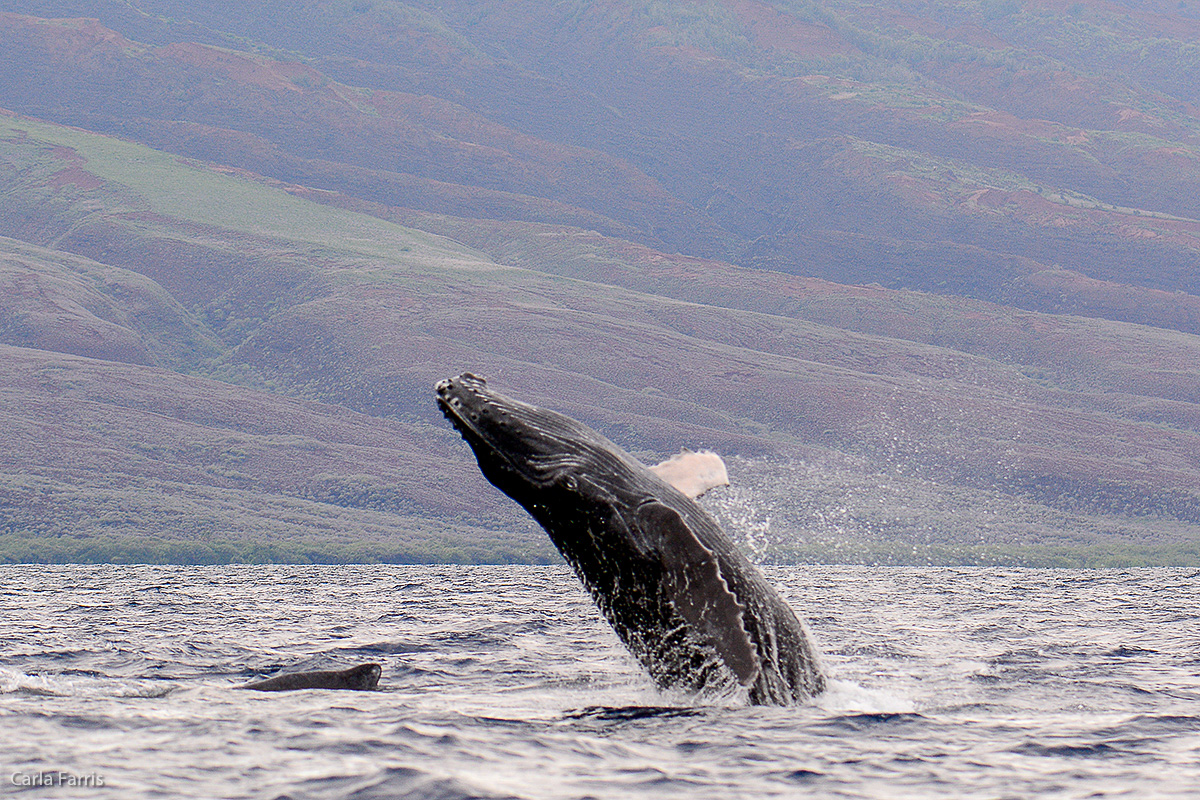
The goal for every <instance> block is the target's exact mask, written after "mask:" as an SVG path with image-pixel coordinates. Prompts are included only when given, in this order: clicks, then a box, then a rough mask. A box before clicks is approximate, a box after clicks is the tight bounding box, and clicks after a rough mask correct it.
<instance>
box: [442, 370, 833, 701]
mask: <svg viewBox="0 0 1200 800" xmlns="http://www.w3.org/2000/svg"><path fill="white" fill-rule="evenodd" d="M436 388H437V395H438V404H439V406H441V409H442V412H443V413H444V414H445V415H446V417H447V419H449V420H450V421H451V423H453V425H454V427H455V428H457V429H458V431H459V433H461V434H462V437H463V438H464V439H465V440H466V441H467V443H468V444H469V445H470V446H471V449H472V450H474V452H475V457H476V458H477V459H478V461H479V468H480V470H482V472H483V474H484V476H485V477H486V478H487V479H488V480H489V481H490V482H491V483H492V484H493V485H495V486H496V487H497V488H498V489H500V491H502V492H504V493H505V494H507V495H508V496H509V497H511V498H512V499H514V500H516V501H517V502H518V503H520V504H521V505H522V506H523V507H524V508H525V510H526V511H528V512H529V514H530V515H531V516H532V517H533V518H534V519H535V520H537V521H538V523H539V524H541V526H542V527H543V528H545V530H546V533H547V534H549V536H550V540H551V541H553V542H554V544H555V546H556V547H557V548H558V549H559V552H561V553H562V554H563V557H564V558H565V559H566V560H567V563H568V564H570V565H571V567H572V568H573V569H574V570H575V574H576V575H578V576H579V579H580V580H581V581H582V582H583V584H584V586H585V587H586V588H587V589H588V591H589V592H590V593H591V596H592V599H593V600H595V602H596V605H597V606H599V608H600V611H601V613H603V615H604V616H605V618H607V619H608V621H609V622H610V623H611V624H612V626H613V628H614V629H615V630H616V632H617V635H618V636H620V638H621V640H622V641H623V642H624V643H625V645H626V646H627V647H628V648H629V650H630V651H631V652H632V653H633V655H634V656H635V657H636V658H637V659H638V661H639V662H641V664H642V665H643V666H644V667H645V668H646V670H647V671H648V672H649V673H650V676H651V677H652V678H653V679H654V681H655V682H656V683H657V684H658V685H659V686H660V687H662V688H664V689H672V690H683V691H687V692H693V693H701V694H708V693H713V694H719V693H722V692H725V691H728V690H732V689H735V688H736V686H738V685H740V686H742V687H745V689H746V690H747V695H748V698H749V700H750V702H751V703H755V704H777V705H787V704H791V703H796V702H799V701H802V700H804V699H806V698H808V697H811V696H812V695H814V694H817V693H818V692H821V691H823V690H824V688H825V676H824V674H823V673H822V672H821V668H820V666H819V664H818V661H817V656H816V652H815V650H814V648H813V646H812V644H811V642H810V640H809V638H808V636H807V634H806V632H805V630H804V626H803V625H802V624H801V623H800V620H799V619H797V617H796V615H795V613H794V612H793V611H792V609H791V608H790V607H789V606H788V605H787V603H785V602H784V601H783V599H782V598H781V597H780V596H779V595H778V594H777V593H776V592H775V590H774V589H773V588H772V587H771V584H770V583H768V581H767V580H766V578H765V577H764V576H763V575H762V573H761V572H760V571H759V570H758V569H757V568H756V567H755V566H754V565H753V564H751V563H750V562H749V561H748V560H747V559H746V557H745V556H744V555H742V553H741V552H740V551H739V550H738V549H737V547H736V546H735V545H734V544H733V542H731V541H730V540H729V539H728V538H727V537H726V536H725V534H724V533H723V532H722V531H721V529H720V527H719V526H718V525H717V523H716V521H715V520H713V518H712V517H711V516H709V514H708V513H707V512H705V511H704V509H702V508H701V507H700V506H699V505H698V504H696V503H695V502H694V501H693V500H691V499H690V498H688V497H686V496H685V495H684V494H683V493H682V492H680V491H679V490H678V489H676V488H675V487H673V486H671V485H670V484H668V483H667V482H666V481H664V480H663V479H662V478H661V477H659V475H657V474H655V473H654V472H653V471H651V469H650V468H648V467H646V466H645V465H644V464H642V463H640V462H639V461H638V460H637V459H635V458H634V457H633V456H631V455H629V454H628V453H626V452H624V451H623V450H621V448H619V447H617V446H616V445H615V444H613V443H612V442H610V441H609V440H608V439H605V438H604V437H603V436H601V435H600V434H598V433H596V432H595V431H593V430H591V429H590V428H588V427H587V426H585V425H583V424H582V423H579V422H577V421H575V420H573V419H571V418H570V417H567V416H564V415H562V414H559V413H557V412H554V411H548V410H546V409H542V408H538V407H536V406H532V405H529V404H527V403H522V402H519V401H517V400H513V399H510V398H508V397H505V396H503V395H501V394H497V393H496V392H494V391H492V390H491V389H489V388H488V387H487V385H486V383H485V381H484V380H483V379H482V378H478V377H476V376H474V375H472V374H470V373H463V374H462V375H459V376H458V377H456V378H450V379H448V380H444V381H441V382H439V383H438V384H437V387H436ZM660 466H661V465H660Z"/></svg>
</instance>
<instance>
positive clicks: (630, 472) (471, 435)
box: [436, 372, 645, 517]
mask: <svg viewBox="0 0 1200 800" xmlns="http://www.w3.org/2000/svg"><path fill="white" fill-rule="evenodd" d="M436 390H437V397H438V406H439V407H440V408H441V410H442V413H443V414H444V415H445V416H446V418H447V419H448V420H450V422H451V423H452V424H453V425H454V427H455V428H456V429H457V430H458V432H459V433H460V434H461V435H462V437H463V439H465V440H466V441H467V443H468V444H469V445H470V446H471V449H472V450H473V451H474V452H475V457H476V459H477V460H478V461H479V467H480V470H481V471H482V472H483V474H484V476H485V477H486V478H487V479H488V480H489V481H490V482H491V483H492V484H493V485H495V486H496V487H497V488H499V489H500V490H501V491H503V492H504V493H505V494H507V495H509V496H510V497H512V498H513V499H514V500H516V501H517V502H518V503H520V504H521V505H523V506H525V508H526V509H528V510H529V511H530V513H532V514H534V516H535V517H539V516H540V515H539V514H538V510H539V509H538V508H537V507H536V506H543V505H545V503H546V502H547V501H548V499H549V498H551V497H554V496H558V497H560V499H561V497H562V495H573V496H575V499H576V502H580V501H591V502H607V503H610V504H612V503H619V502H620V498H621V496H623V495H626V494H628V493H629V490H630V489H631V488H632V487H633V486H635V485H636V484H637V483H638V479H639V477H641V479H642V480H644V476H642V475H641V473H644V472H645V470H644V469H643V468H642V465H641V464H638V463H636V462H633V461H632V460H631V457H629V456H627V455H625V454H624V452H623V451H622V450H621V449H620V448H619V447H617V446H616V445H614V444H613V443H612V442H610V441H609V440H607V439H605V438H604V437H603V436H601V435H600V434H598V433H596V432H595V431H593V430H592V429H591V428H588V427H587V426H585V425H583V424H581V423H579V422H576V421H575V420H573V419H571V418H570V417H568V416H565V415H563V414H559V413H558V412H556V411H550V410H549V409H545V408H539V407H538V406H534V405H530V404H529V403H523V402H521V401H519V400H514V399H512V398H510V397H506V396H504V395H502V394H499V393H498V392H494V391H492V390H491V389H489V388H488V386H487V382H486V381H485V380H484V379H483V378H480V377H478V376H476V375H472V374H471V373H469V372H464V373H463V374H461V375H459V376H457V377H454V378H449V379H447V380H444V381H440V382H439V383H438V384H437V386H436Z"/></svg>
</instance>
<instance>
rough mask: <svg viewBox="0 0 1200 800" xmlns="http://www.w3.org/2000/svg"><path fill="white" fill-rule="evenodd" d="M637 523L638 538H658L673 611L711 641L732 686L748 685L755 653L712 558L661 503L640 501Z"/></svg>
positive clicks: (755, 671)
mask: <svg viewBox="0 0 1200 800" xmlns="http://www.w3.org/2000/svg"><path fill="white" fill-rule="evenodd" d="M637 519H638V526H639V527H640V528H641V529H642V531H643V534H644V535H646V536H647V538H649V537H651V536H653V537H655V538H657V540H658V543H659V552H660V554H661V558H662V564H663V570H664V573H663V574H664V583H665V587H664V588H665V589H666V591H667V596H668V598H669V599H670V601H671V603H672V605H674V606H675V610H676V611H678V612H679V615H680V616H681V617H683V618H684V619H685V620H687V621H688V623H690V624H691V625H693V626H694V627H695V628H696V629H697V630H698V631H699V632H700V633H701V634H702V635H703V636H704V637H705V638H707V639H708V640H709V641H710V642H711V643H712V645H713V647H715V648H716V651H717V653H718V655H720V657H721V660H722V661H724V662H725V665H726V666H727V667H729V669H730V670H731V671H732V672H733V674H734V675H736V676H737V679H738V682H739V683H741V684H742V685H743V686H749V685H750V684H751V683H753V682H754V679H755V678H757V677H758V670H759V664H758V649H757V648H756V647H755V646H754V642H753V641H751V639H750V635H749V634H748V633H746V628H745V625H744V624H743V621H742V612H743V610H744V609H743V606H742V604H741V603H739V602H738V599H737V597H736V596H735V595H734V594H733V592H731V591H730V590H729V585H728V584H726V583H725V579H724V578H723V577H721V566H720V563H719V562H718V561H717V556H716V554H715V553H713V551H712V550H709V549H708V548H707V547H705V546H704V544H703V543H702V542H701V541H700V540H699V539H697V538H696V534H695V533H694V532H693V531H692V529H691V528H689V527H688V525H687V523H686V522H685V521H684V520H683V517H681V516H680V515H679V512H677V511H675V509H673V508H670V507H668V506H665V505H663V504H662V503H657V502H650V503H645V504H644V505H642V506H641V507H640V508H639V509H638V512H637Z"/></svg>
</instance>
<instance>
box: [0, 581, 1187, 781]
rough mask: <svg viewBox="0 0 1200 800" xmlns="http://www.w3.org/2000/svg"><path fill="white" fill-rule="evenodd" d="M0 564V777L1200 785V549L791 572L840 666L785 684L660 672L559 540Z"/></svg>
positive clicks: (788, 592)
mask: <svg viewBox="0 0 1200 800" xmlns="http://www.w3.org/2000/svg"><path fill="white" fill-rule="evenodd" d="M0 573H2V574H0V578H2V580H0V584H3V585H4V587H5V595H4V603H3V615H2V616H0V741H2V742H3V743H4V747H3V749H2V750H0V768H2V769H3V770H4V773H5V774H3V775H0V779H2V780H3V781H4V782H5V786H6V788H8V789H12V790H13V791H18V790H20V788H21V787H20V785H19V781H20V779H21V776H32V775H39V774H43V773H53V774H56V775H65V776H68V777H70V776H75V777H87V776H99V777H100V778H102V784H103V785H95V783H94V781H93V785H91V786H89V787H87V788H79V789H70V788H68V787H64V786H56V787H50V788H47V787H42V788H41V789H36V788H35V789H30V790H29V791H28V793H27V796H30V797H32V796H42V795H49V794H50V793H53V796H55V797H72V796H78V797H84V796H86V797H114V798H117V797H119V798H131V797H132V798H136V797H150V796H167V797H228V798H241V797H247V798H250V797H254V798H258V797H277V798H285V797H287V798H345V797H361V798H372V797H380V798H383V797H387V798H459V797H461V798H468V797H472V798H475V797H479V798H539V799H540V798H576V797H589V796H591V797H604V798H622V797H628V798H642V797H647V796H653V797H689V798H694V797H721V798H731V797H795V796H797V795H802V796H816V797H961V796H966V795H980V796H997V797H998V796H1011V797H1025V796H1035V795H1036V796H1046V797H1086V796H1129V797H1134V796H1137V797H1143V796H1155V797H1172V796H1174V797H1188V796H1192V794H1193V792H1194V787H1195V786H1197V785H1200V766H1198V764H1200V710H1198V705H1197V704H1198V702H1200V678H1197V672H1198V671H1200V670H1197V669H1196V665H1197V664H1200V625H1198V624H1197V612H1196V610H1195V609H1196V608H1197V607H1198V601H1200V597H1198V596H1197V589H1196V574H1195V571H1194V570H1126V571H1082V570H1077V571H1070V570H1062V571H1038V570H1013V569H1004V570H987V569H964V568H956V569H933V568H930V569H890V568H850V567H805V568H787V569H784V568H776V569H773V570H771V571H770V575H771V577H772V579H773V580H775V581H776V582H777V584H778V585H779V586H780V587H781V591H783V592H784V594H785V596H787V597H788V599H789V601H790V602H792V604H793V605H794V607H795V608H797V610H799V611H800V612H801V614H802V615H804V616H808V618H809V619H810V621H811V624H812V626H813V628H814V633H815V635H816V636H817V638H818V641H820V642H821V643H822V650H823V652H825V653H826V661H827V662H828V667H829V669H830V671H831V672H832V674H833V675H834V678H835V679H834V680H833V681H832V686H831V689H830V691H828V692H827V693H826V694H825V695H824V696H822V697H821V698H818V699H817V700H816V701H815V702H813V703H812V704H809V705H806V706H801V707H797V708H747V707H742V706H739V705H737V704H736V703H734V702H733V701H729V702H727V703H724V704H721V703H714V702H712V701H707V702H704V703H698V702H695V701H694V700H692V699H689V698H686V697H674V696H664V695H663V694H661V693H659V692H657V691H655V690H654V689H653V687H652V686H650V685H649V683H648V681H647V680H646V678H645V677H644V675H643V674H642V673H641V671H640V669H639V668H638V667H637V666H636V665H635V664H634V663H632V661H631V659H630V658H629V656H628V655H627V654H626V653H625V652H624V650H623V648H622V647H621V645H620V644H619V642H617V640H616V638H615V636H614V635H613V633H612V631H611V630H610V629H609V628H608V627H607V626H606V625H605V624H604V623H603V622H602V621H601V620H600V619H599V617H598V614H597V612H596V611H595V609H594V607H593V606H592V604H591V602H590V600H589V599H588V598H587V597H586V596H585V595H584V593H583V592H582V590H581V589H580V588H579V587H578V585H577V583H576V582H575V580H574V578H573V577H572V576H571V575H570V574H569V572H568V571H567V570H566V569H565V568H562V567H400V566H396V567H394V566H387V567H383V566H381V567H345V566H339V567H309V566H304V567H278V566H271V567H221V568H202V567H112V566H108V567H69V568H55V569H54V570H48V569H47V568H45V567H24V566H17V567H4V568H0ZM810 610H811V611H813V612H819V613H808V614H806V613H805V612H806V611H810ZM363 661H377V662H379V663H381V664H383V666H384V675H383V680H382V682H381V688H382V689H383V691H380V692H372V693H356V692H336V693H335V692H321V691H306V692H295V693H286V694H279V695H260V694H257V693H252V692H237V691H231V688H232V687H233V686H235V685H237V684H239V683H242V682H244V681H246V680H248V679H250V678H252V677H255V676H260V675H265V674H270V673H272V672H275V671H278V670H279V669H288V670H294V669H322V668H330V667H342V666H346V665H349V664H354V663H360V662H363ZM14 780H16V781H17V783H14Z"/></svg>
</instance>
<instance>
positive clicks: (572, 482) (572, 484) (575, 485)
mask: <svg viewBox="0 0 1200 800" xmlns="http://www.w3.org/2000/svg"><path fill="white" fill-rule="evenodd" d="M563 483H564V485H566V487H567V490H568V491H572V492H574V491H578V490H579V481H578V480H577V479H576V478H575V476H574V475H568V476H567V479H566V480H565V481H563Z"/></svg>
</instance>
